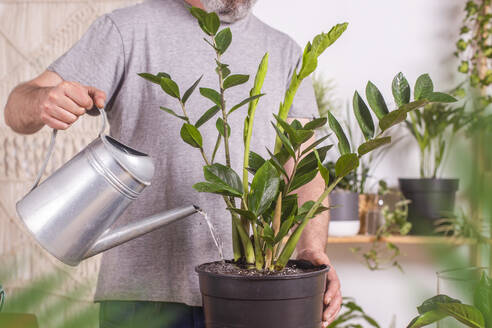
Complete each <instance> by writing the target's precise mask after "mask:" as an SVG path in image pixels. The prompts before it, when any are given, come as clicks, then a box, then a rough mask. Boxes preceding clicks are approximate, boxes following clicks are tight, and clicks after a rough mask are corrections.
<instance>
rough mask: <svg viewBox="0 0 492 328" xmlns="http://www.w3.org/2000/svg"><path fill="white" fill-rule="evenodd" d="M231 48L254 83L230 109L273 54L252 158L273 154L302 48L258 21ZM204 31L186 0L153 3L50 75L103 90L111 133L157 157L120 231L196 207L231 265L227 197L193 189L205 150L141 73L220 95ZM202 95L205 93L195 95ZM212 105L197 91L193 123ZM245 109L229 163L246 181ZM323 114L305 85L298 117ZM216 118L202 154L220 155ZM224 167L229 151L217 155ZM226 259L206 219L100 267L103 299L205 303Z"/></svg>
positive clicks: (231, 96)
mask: <svg viewBox="0 0 492 328" xmlns="http://www.w3.org/2000/svg"><path fill="white" fill-rule="evenodd" d="M228 26H229V27H230V28H231V30H232V34H233V41H232V44H231V46H230V48H229V49H228V51H227V52H226V53H225V55H224V56H223V59H222V61H223V62H224V63H227V64H229V65H230V68H231V70H232V72H233V74H234V73H236V74H238V73H239V74H250V75H251V77H250V80H249V81H248V83H246V84H244V85H242V86H238V87H234V88H231V89H229V90H227V91H226V96H227V104H228V105H229V107H231V106H232V105H234V104H236V103H238V102H240V101H241V100H243V99H244V98H247V97H248V95H249V90H250V89H251V87H252V84H253V81H254V75H255V73H256V70H257V67H258V64H259V62H260V60H261V58H262V57H263V55H264V53H265V52H269V55H270V57H269V69H268V74H267V76H266V80H265V84H264V88H263V92H264V93H266V94H267V95H266V96H265V97H263V98H262V99H260V101H259V105H258V109H257V112H256V118H255V127H254V133H253V138H252V150H253V151H256V152H258V153H260V154H263V155H266V150H265V147H269V148H270V149H272V148H273V143H274V136H275V133H274V130H273V128H272V126H271V124H270V122H271V121H272V120H273V116H272V113H276V112H277V111H278V107H279V104H280V102H281V101H282V100H283V96H284V93H285V90H286V87H287V85H288V82H289V78H290V74H291V73H292V70H293V68H294V66H295V65H296V64H297V63H298V60H299V58H300V55H301V49H300V47H299V46H298V45H296V43H295V42H294V41H293V40H292V39H291V38H289V37H288V36H287V35H285V34H283V33H281V32H279V31H277V30H275V29H273V28H271V27H269V26H267V25H266V24H265V23H263V22H261V21H260V20H259V19H258V18H256V17H255V16H254V15H252V14H250V15H249V16H248V17H246V18H245V19H243V20H241V21H238V22H236V23H233V24H230V25H228ZM204 36H205V35H204V33H203V32H202V31H201V30H200V28H199V26H198V24H197V22H196V20H195V19H194V18H193V17H192V16H191V15H190V14H189V12H188V10H187V5H186V4H185V2H184V1H183V0H154V1H148V2H144V3H142V4H139V5H136V6H132V7H129V8H124V9H120V10H116V11H114V12H112V13H110V14H108V15H105V16H102V17H101V18H99V19H98V20H96V21H95V22H94V23H93V24H92V26H91V27H90V28H89V30H88V31H87V33H86V34H85V35H84V36H83V37H82V39H81V40H80V41H79V42H78V43H76V44H75V45H74V46H73V47H72V48H71V49H70V50H69V51H68V52H67V53H66V54H64V55H63V56H62V57H60V58H59V59H58V60H57V61H55V62H54V63H53V64H52V65H51V66H50V67H49V68H48V69H49V70H51V71H54V72H56V73H58V74H59V75H60V76H61V77H62V78H63V79H64V80H68V81H78V82H80V83H82V84H85V85H90V86H94V87H97V88H99V89H102V90H104V91H105V92H106V93H107V94H108V99H109V100H110V101H109V103H108V106H107V110H108V118H109V122H110V125H111V135H112V136H113V137H115V138H116V139H118V140H120V141H121V142H123V143H126V144H128V145H129V146H131V147H134V148H136V149H137V150H140V151H142V152H146V153H148V154H149V155H150V156H152V157H153V158H154V159H155V162H156V173H155V176H154V179H153V181H152V185H151V186H150V187H148V188H147V189H146V190H145V191H144V192H143V193H142V194H141V195H140V197H139V199H137V200H135V201H134V202H133V204H131V205H130V207H129V208H128V209H127V210H126V212H125V213H124V214H123V215H122V216H121V217H120V218H119V219H118V221H117V223H116V224H115V225H116V226H121V225H124V224H127V223H128V222H132V221H136V220H139V219H141V218H143V217H145V216H148V215H151V214H154V213H157V212H159V211H163V210H166V209H172V208H175V207H179V206H184V205H191V204H196V205H198V206H200V207H201V208H203V209H204V210H205V211H206V212H207V213H208V214H209V216H210V217H211V219H212V220H213V223H214V224H215V226H216V227H217V230H218V232H219V233H220V235H221V236H222V239H223V241H224V249H225V255H226V257H227V258H231V257H232V246H231V222H230V214H229V213H228V212H227V211H226V210H225V205H224V203H223V200H222V198H221V197H220V196H216V195H210V194H206V193H198V192H196V191H195V190H194V189H192V185H193V184H194V183H196V182H199V181H203V171H202V166H203V160H202V158H201V155H200V153H199V151H198V150H197V149H194V148H191V147H190V146H188V145H187V144H185V143H184V142H183V141H182V140H181V138H180V135H179V131H180V127H181V124H182V121H180V120H179V119H177V118H174V117H172V116H170V115H169V114H167V113H165V112H163V111H161V110H159V106H164V107H167V108H171V109H174V110H175V111H176V112H180V108H179V105H178V103H177V101H176V100H175V99H174V98H171V97H170V96H168V95H166V94H165V93H164V92H163V91H162V90H161V89H160V88H159V86H157V85H154V84H151V83H150V82H147V81H145V80H143V79H142V78H140V77H139V76H137V73H141V72H151V73H154V74H156V73H157V72H167V73H169V74H170V75H171V76H172V78H173V79H174V80H175V81H176V82H177V83H178V85H180V86H181V89H182V91H181V92H184V90H185V89H186V88H188V87H189V86H191V85H192V83H193V82H194V81H195V80H196V79H197V78H198V77H200V75H202V74H204V75H203V79H202V81H201V83H200V86H202V87H211V88H217V85H218V78H217V75H216V73H215V71H214V70H215V66H216V64H215V61H214V58H215V57H214V56H215V54H214V52H213V50H212V49H211V48H210V46H208V45H207V44H206V43H205V42H204V41H203V37H204ZM197 91H198V90H197ZM211 106H212V103H211V102H210V101H209V100H207V99H205V98H203V97H201V96H200V95H199V93H198V92H196V93H195V94H194V95H193V96H192V97H191V98H190V100H189V101H188V102H187V108H188V114H189V116H190V117H191V119H192V121H193V122H195V121H196V120H197V119H198V118H199V117H200V116H201V114H203V113H204V112H205V111H206V110H207V109H208V108H210V107H211ZM246 111H247V106H245V107H243V108H242V109H240V110H238V111H236V112H235V113H234V114H232V115H231V117H230V125H231V128H232V134H231V140H230V142H231V157H232V163H233V166H234V168H235V169H236V172H238V173H239V174H240V176H242V174H241V165H242V156H243V143H242V137H241V136H242V130H243V119H244V116H245V113H246ZM316 114H317V109H316V102H315V98H314V92H313V88H312V85H311V81H309V80H307V81H305V82H304V83H303V85H302V86H301V88H300V90H299V93H298V95H297V98H296V102H295V105H294V106H293V108H292V110H291V112H290V116H291V117H300V118H304V117H313V116H315V115H316ZM215 119H216V118H214V119H213V120H210V121H209V122H207V123H206V124H205V125H203V126H202V127H201V128H200V131H201V133H202V135H203V139H204V147H205V150H206V152H207V153H208V154H211V153H212V150H213V147H214V144H215V140H216V137H217V130H216V127H215ZM217 159H218V162H221V163H224V162H225V160H224V153H223V152H222V150H221V151H219V153H218V154H217ZM214 260H218V252H217V250H216V248H215V246H214V243H213V240H212V238H211V236H210V233H209V231H208V229H207V225H206V224H205V222H204V220H203V219H202V217H201V216H199V215H192V216H190V217H187V218H185V219H183V220H181V221H179V222H176V223H174V224H172V225H170V226H167V227H164V228H162V229H160V230H157V231H155V232H153V233H150V234H148V235H145V236H143V237H140V238H138V239H135V240H133V241H131V242H128V243H126V244H124V245H121V246H119V247H116V248H114V249H112V250H110V251H107V252H106V253H105V254H104V256H103V259H102V264H101V270H100V274H99V280H98V288H97V292H96V296H95V299H96V301H98V300H147V301H168V302H181V303H186V304H188V305H194V306H196V305H200V304H201V296H200V292H199V288H198V278H197V275H196V273H195V271H194V267H195V266H196V265H198V264H200V263H204V262H209V261H214Z"/></svg>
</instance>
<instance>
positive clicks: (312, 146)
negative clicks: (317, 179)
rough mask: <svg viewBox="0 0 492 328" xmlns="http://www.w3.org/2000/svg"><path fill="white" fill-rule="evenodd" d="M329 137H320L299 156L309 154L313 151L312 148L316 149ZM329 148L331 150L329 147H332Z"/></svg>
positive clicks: (328, 135)
mask: <svg viewBox="0 0 492 328" xmlns="http://www.w3.org/2000/svg"><path fill="white" fill-rule="evenodd" d="M330 135H331V134H327V135H326V136H324V137H321V138H319V139H318V140H316V141H315V142H313V143H312V144H310V145H309V146H308V147H307V148H306V149H304V150H303V151H302V153H301V156H302V155H305V154H307V153H309V152H310V151H311V150H313V148H315V147H318V145H319V144H321V143H322V142H323V141H325V140H326V139H328V138H329V137H330ZM329 147H330V148H331V147H333V145H329Z"/></svg>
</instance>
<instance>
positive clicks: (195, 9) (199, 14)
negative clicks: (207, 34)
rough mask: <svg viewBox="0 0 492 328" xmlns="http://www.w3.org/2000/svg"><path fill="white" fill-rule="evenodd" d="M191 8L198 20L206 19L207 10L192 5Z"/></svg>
mask: <svg viewBox="0 0 492 328" xmlns="http://www.w3.org/2000/svg"><path fill="white" fill-rule="evenodd" d="M189 10H190V13H191V14H192V15H193V17H195V18H196V19H197V20H198V21H202V22H204V21H205V17H207V12H206V11H205V10H203V9H200V8H198V7H191V8H189Z"/></svg>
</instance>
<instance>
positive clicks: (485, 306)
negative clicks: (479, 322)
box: [473, 272, 492, 327]
mask: <svg viewBox="0 0 492 328" xmlns="http://www.w3.org/2000/svg"><path fill="white" fill-rule="evenodd" d="M473 303H474V304H475V306H476V307H477V308H478V309H479V310H480V312H482V314H483V316H484V319H485V324H486V325H485V326H486V327H492V281H491V280H490V278H489V277H488V276H487V274H486V273H485V272H483V273H482V277H481V278H480V282H479V284H478V286H477V287H476V288H475V293H474V295H473Z"/></svg>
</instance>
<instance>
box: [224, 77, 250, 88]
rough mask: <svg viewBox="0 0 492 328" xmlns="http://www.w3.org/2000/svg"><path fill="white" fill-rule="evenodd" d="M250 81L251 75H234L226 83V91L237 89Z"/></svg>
mask: <svg viewBox="0 0 492 328" xmlns="http://www.w3.org/2000/svg"><path fill="white" fill-rule="evenodd" d="M248 80H249V75H242V74H233V75H229V76H228V77H227V78H226V79H225V81H224V89H229V88H232V87H235V86H236V85H241V84H244V83H246V82H248Z"/></svg>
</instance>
